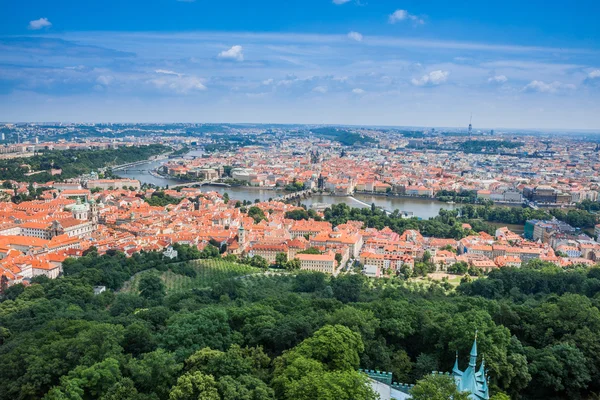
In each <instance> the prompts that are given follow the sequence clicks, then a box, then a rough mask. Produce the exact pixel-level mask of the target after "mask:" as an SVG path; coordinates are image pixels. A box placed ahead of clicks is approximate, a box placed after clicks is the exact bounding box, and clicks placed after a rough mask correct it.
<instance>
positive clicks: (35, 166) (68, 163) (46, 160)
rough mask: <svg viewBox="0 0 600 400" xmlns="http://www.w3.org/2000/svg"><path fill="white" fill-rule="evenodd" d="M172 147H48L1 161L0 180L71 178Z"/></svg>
mask: <svg viewBox="0 0 600 400" xmlns="http://www.w3.org/2000/svg"><path fill="white" fill-rule="evenodd" d="M169 149H170V148H169V147H167V146H163V145H160V144H151V145H148V146H129V147H120V148H118V149H104V150H97V149H88V150H46V151H42V152H39V153H37V154H36V155H34V156H32V157H27V158H13V159H6V160H0V180H7V179H9V180H15V181H19V182H38V183H43V182H49V181H52V180H56V179H70V178H75V177H77V176H79V175H82V174H87V173H90V172H92V171H95V170H98V169H99V168H103V167H107V166H113V165H119V164H126V163H130V162H135V161H142V160H146V159H148V158H150V157H152V156H155V155H158V154H162V153H165V152H167V151H168V150H169ZM50 169H61V170H62V173H61V174H60V175H56V176H53V175H51V174H50V172H49V170H50ZM38 171H42V172H40V173H36V174H32V175H31V174H30V175H28V173H29V172H38Z"/></svg>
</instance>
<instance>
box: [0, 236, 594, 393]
mask: <svg viewBox="0 0 600 400" xmlns="http://www.w3.org/2000/svg"><path fill="white" fill-rule="evenodd" d="M179 250H180V251H181V253H182V254H183V255H182V257H184V258H185V257H191V256H194V255H196V254H192V253H193V252H190V251H186V248H185V247H179ZM165 262H166V260H164V259H163V258H162V256H160V255H159V254H157V253H146V254H139V255H134V256H133V257H131V258H125V257H124V256H123V255H121V254H109V255H105V256H101V257H99V256H98V255H97V254H96V252H95V251H89V252H88V253H87V255H86V256H84V257H82V258H80V259H78V260H70V261H68V262H66V263H65V271H66V273H65V276H64V277H61V278H58V279H56V280H48V279H44V278H40V277H38V278H35V279H34V283H33V284H32V285H31V286H29V287H26V288H24V287H23V286H21V285H16V286H13V287H11V288H10V289H8V290H6V292H5V293H4V295H3V296H4V297H3V302H2V303H1V304H0V327H1V328H0V370H1V371H3V373H2V374H0V387H2V390H1V391H0V399H11V400H12V399H38V398H46V399H104V400H108V399H136V400H138V399H140V400H141V399H197V398H206V399H228V400H229V399H231V400H234V399H274V398H277V399H296V400H304V399H307V400H308V399H311V400H312V399H332V398H335V399H348V400H356V399H369V400H370V399H374V394H373V393H372V392H371V390H370V389H369V388H368V386H367V385H365V377H364V376H363V375H361V374H359V373H357V372H356V371H357V368H359V367H362V368H368V369H378V370H386V371H391V372H393V374H394V380H396V381H401V382H415V381H416V380H418V379H420V378H422V377H424V376H428V375H429V373H430V371H432V370H436V371H440V370H442V371H448V370H450V369H451V368H452V365H453V363H454V352H455V351H456V350H458V351H459V354H460V359H459V361H460V363H461V366H462V367H464V366H465V364H466V362H467V355H468V351H469V349H470V346H471V343H472V340H473V334H474V332H475V330H476V329H478V330H479V336H478V344H479V351H480V354H485V358H486V365H487V367H488V368H489V376H490V381H491V389H492V393H499V392H500V391H504V392H507V393H509V394H510V395H511V396H513V398H516V399H519V398H523V399H560V398H571V399H583V398H590V396H591V395H592V394H593V393H599V392H600V368H599V367H598V366H599V365H600V351H599V349H600V337H598V335H597V332H598V331H599V330H600V311H599V310H598V300H599V298H600V295H599V294H598V293H600V270H599V269H591V270H579V269H575V270H572V271H562V270H558V269H556V268H555V267H553V266H550V265H548V264H544V263H541V262H535V263H531V264H530V265H528V266H526V267H525V268H523V269H510V268H507V269H501V270H499V271H495V272H493V273H492V274H490V277H489V278H482V279H479V280H476V281H474V282H471V283H463V284H462V285H461V286H460V287H459V289H458V291H457V292H456V293H451V294H448V293H447V292H446V291H445V290H444V289H443V287H442V286H441V285H437V284H432V285H428V286H426V287H425V286H416V285H415V284H404V283H402V282H400V281H389V280H387V279H380V280H371V281H368V280H366V278H364V277H362V276H360V275H342V276H339V277H336V278H334V277H327V276H325V275H323V274H318V273H299V274H297V275H295V276H293V275H284V276H276V277H266V276H250V277H246V278H244V279H229V280H220V281H218V282H216V283H214V285H212V286H211V287H210V288H204V289H193V290H188V291H176V292H174V293H171V294H170V293H169V292H168V291H165V286H164V284H163V282H162V281H161V279H157V276H156V275H153V274H149V273H148V272H143V275H142V278H140V281H139V285H141V287H138V289H139V291H138V292H116V293H115V292H113V291H111V290H109V291H106V292H104V293H102V294H100V295H96V296H95V295H94V294H93V291H92V286H93V285H98V284H101V285H105V286H107V287H109V288H112V289H117V288H119V287H120V286H121V285H122V283H123V282H124V281H125V279H127V278H128V277H129V276H130V275H132V274H134V273H136V272H138V271H144V270H146V269H149V268H150V267H152V268H155V269H157V270H161V268H162V269H164V268H168V265H167V266H165V265H164V264H165ZM170 265H173V266H174V265H175V264H170ZM171 272H172V273H175V272H174V270H172V271H171ZM181 272H182V273H185V271H181ZM444 385H447V383H445V382H441V381H439V380H432V379H427V380H424V381H422V382H421V383H419V385H417V386H416V388H417V389H415V391H414V395H416V396H421V397H420V398H427V397H426V396H428V395H431V393H434V394H435V393H438V392H439V390H440V389H439V388H440V387H442V388H443V387H444ZM448 389H450V388H448ZM423 396H425V397H423ZM436 396H437V395H436ZM433 398H448V397H433ZM498 398H504V397H498Z"/></svg>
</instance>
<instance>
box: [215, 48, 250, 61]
mask: <svg viewBox="0 0 600 400" xmlns="http://www.w3.org/2000/svg"><path fill="white" fill-rule="evenodd" d="M217 57H218V58H220V59H223V60H234V61H244V53H243V48H242V46H240V45H235V46H232V47H231V48H230V49H229V50H223V51H222V52H220V53H219V55H218V56H217Z"/></svg>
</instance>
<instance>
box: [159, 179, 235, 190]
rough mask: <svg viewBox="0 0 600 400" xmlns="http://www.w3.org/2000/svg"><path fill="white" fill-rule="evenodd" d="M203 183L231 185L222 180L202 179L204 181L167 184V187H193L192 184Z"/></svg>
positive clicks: (201, 184) (199, 184) (202, 184)
mask: <svg viewBox="0 0 600 400" xmlns="http://www.w3.org/2000/svg"><path fill="white" fill-rule="evenodd" d="M204 185H215V186H225V187H230V186H231V185H229V184H227V183H222V182H217V181H214V180H204V181H198V182H187V183H178V184H176V185H169V189H177V188H184V187H194V186H204Z"/></svg>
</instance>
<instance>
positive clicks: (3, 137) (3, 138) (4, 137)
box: [2, 132, 6, 142]
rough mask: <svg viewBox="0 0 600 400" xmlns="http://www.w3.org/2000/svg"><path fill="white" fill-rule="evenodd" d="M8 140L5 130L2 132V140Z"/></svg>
mask: <svg viewBox="0 0 600 400" xmlns="http://www.w3.org/2000/svg"><path fill="white" fill-rule="evenodd" d="M5 140H6V136H5V135H4V132H2V141H3V142H4V141H5Z"/></svg>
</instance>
